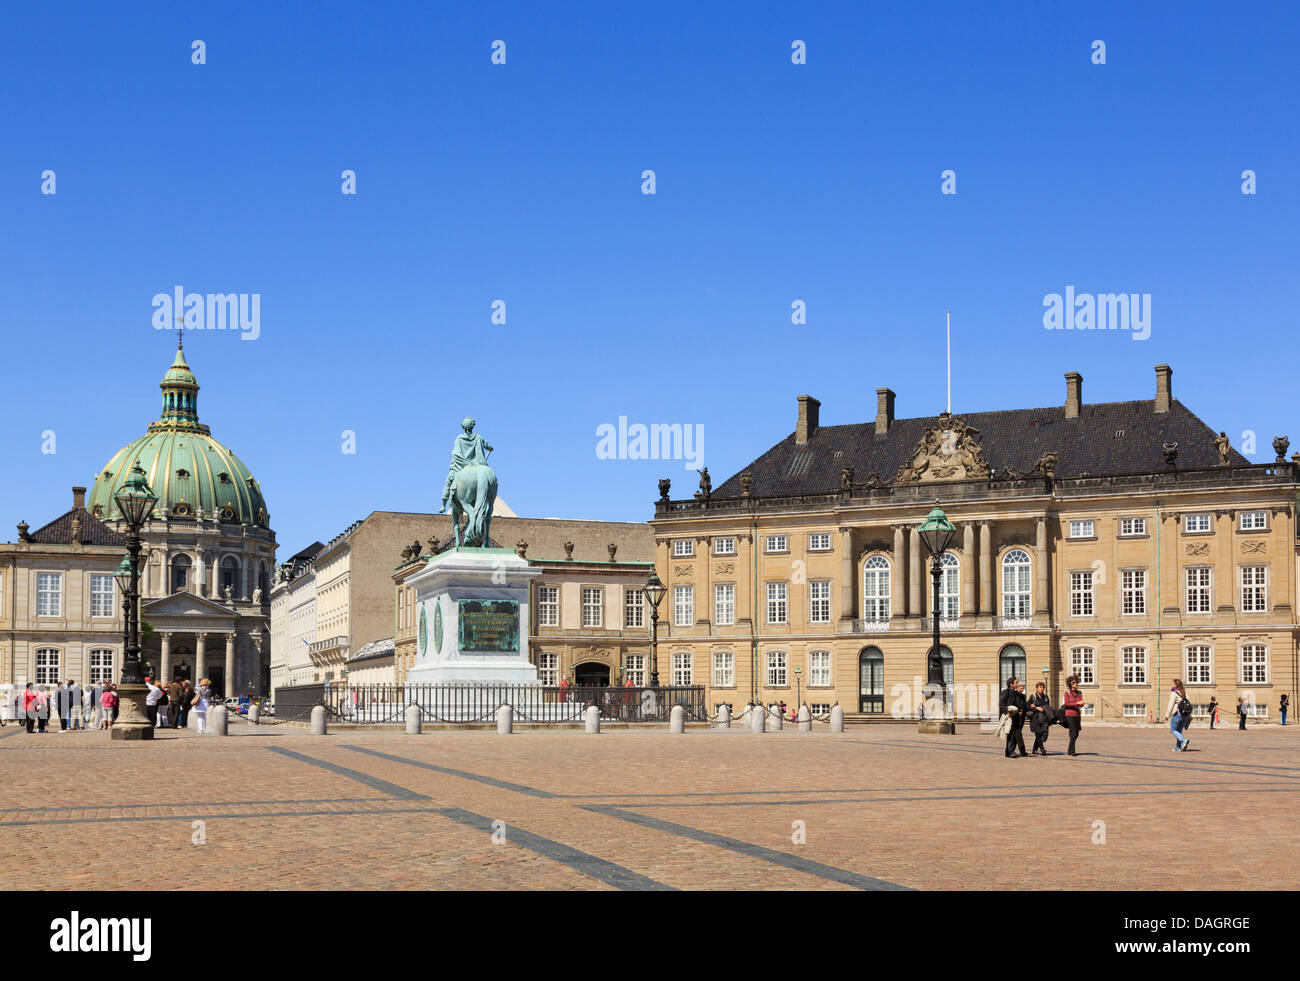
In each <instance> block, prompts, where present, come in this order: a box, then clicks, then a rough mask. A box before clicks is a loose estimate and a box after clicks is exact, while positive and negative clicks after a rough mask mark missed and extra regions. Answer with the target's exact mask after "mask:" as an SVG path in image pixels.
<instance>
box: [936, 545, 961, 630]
mask: <svg viewBox="0 0 1300 981" xmlns="http://www.w3.org/2000/svg"><path fill="white" fill-rule="evenodd" d="M939 565H940V568H941V569H942V570H943V571H942V572H941V573H940V575H939V609H938V610H935V611H934V612H935V613H937V614H938V615H939V621H940V624H941V625H942V624H945V623H947V624H954V623H956V622H957V620H958V618H959V617H960V616H961V560H960V559H958V558H957V556H955V555H953V554H952V553H951V552H944V553H943V557H942V558H941V559H939Z"/></svg>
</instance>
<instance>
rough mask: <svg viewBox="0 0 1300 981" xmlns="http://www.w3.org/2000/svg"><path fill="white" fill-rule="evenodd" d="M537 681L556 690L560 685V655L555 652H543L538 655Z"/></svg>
mask: <svg viewBox="0 0 1300 981" xmlns="http://www.w3.org/2000/svg"><path fill="white" fill-rule="evenodd" d="M537 680H538V681H539V682H540V683H541V684H543V685H545V686H547V687H548V688H554V687H555V686H556V685H558V684H559V683H560V655H559V654H556V653H555V652H553V651H542V652H541V653H540V654H538V655H537Z"/></svg>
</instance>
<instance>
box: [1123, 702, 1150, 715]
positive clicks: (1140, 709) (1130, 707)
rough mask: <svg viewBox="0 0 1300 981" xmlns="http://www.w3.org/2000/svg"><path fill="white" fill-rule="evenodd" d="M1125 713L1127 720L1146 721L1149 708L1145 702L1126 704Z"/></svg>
mask: <svg viewBox="0 0 1300 981" xmlns="http://www.w3.org/2000/svg"><path fill="white" fill-rule="evenodd" d="M1123 712H1124V718H1126V719H1145V718H1146V717H1147V706H1146V703H1145V702H1125V703H1124V707H1123Z"/></svg>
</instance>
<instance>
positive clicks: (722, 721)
mask: <svg viewBox="0 0 1300 981" xmlns="http://www.w3.org/2000/svg"><path fill="white" fill-rule="evenodd" d="M718 728H719V729H730V728H731V709H730V708H728V707H727V706H726V705H725V704H723V705H719V706H718Z"/></svg>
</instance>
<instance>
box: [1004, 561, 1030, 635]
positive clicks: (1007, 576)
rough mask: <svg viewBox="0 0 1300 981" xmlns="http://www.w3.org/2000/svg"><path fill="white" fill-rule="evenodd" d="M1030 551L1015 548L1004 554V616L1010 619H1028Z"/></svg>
mask: <svg viewBox="0 0 1300 981" xmlns="http://www.w3.org/2000/svg"><path fill="white" fill-rule="evenodd" d="M1029 597H1030V592H1029V553H1028V552H1026V551H1025V550H1024V549H1022V548H1013V549H1012V550H1011V551H1009V552H1008V553H1007V554H1006V555H1004V556H1002V616H1003V617H1004V618H1007V619H1010V620H1028V619H1029V617H1030V610H1031V607H1030V605H1029Z"/></svg>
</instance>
